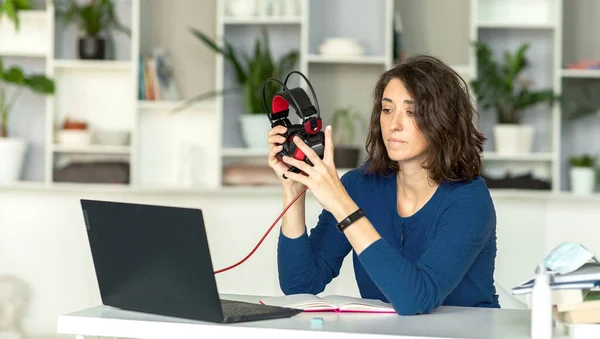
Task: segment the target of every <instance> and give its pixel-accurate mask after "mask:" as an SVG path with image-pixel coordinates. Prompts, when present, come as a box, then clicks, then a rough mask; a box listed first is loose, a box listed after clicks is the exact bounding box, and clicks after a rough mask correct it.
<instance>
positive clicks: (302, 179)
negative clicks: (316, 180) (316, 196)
mask: <svg viewBox="0 0 600 339" xmlns="http://www.w3.org/2000/svg"><path fill="white" fill-rule="evenodd" d="M285 177H286V178H287V179H291V180H294V181H297V182H299V183H301V184H303V185H304V186H308V187H309V186H310V185H309V183H310V178H309V177H307V176H306V175H304V174H302V173H294V172H285Z"/></svg>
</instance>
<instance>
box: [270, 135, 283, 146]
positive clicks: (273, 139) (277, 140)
mask: <svg viewBox="0 0 600 339" xmlns="http://www.w3.org/2000/svg"><path fill="white" fill-rule="evenodd" d="M267 142H268V143H269V144H272V145H277V144H283V143H284V142H285V137H284V136H283V135H280V134H276V135H271V136H269V138H268V139H267Z"/></svg>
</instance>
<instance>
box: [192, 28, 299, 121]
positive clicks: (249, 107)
mask: <svg viewBox="0 0 600 339" xmlns="http://www.w3.org/2000/svg"><path fill="white" fill-rule="evenodd" d="M190 31H191V33H192V34H193V35H194V36H195V37H196V38H198V39H199V40H200V41H202V42H203V43H204V44H205V45H206V46H207V47H209V48H210V49H211V50H213V51H214V52H216V53H220V54H221V55H223V57H224V58H225V59H226V60H227V61H229V62H230V63H231V65H232V66H233V68H234V70H235V77H236V81H237V83H238V85H239V86H240V87H241V88H240V89H241V90H242V93H243V95H244V105H245V109H246V113H250V114H261V113H262V114H264V113H265V112H264V108H263V93H262V89H263V84H264V82H265V80H266V79H267V78H269V77H274V78H276V79H281V77H282V75H284V74H285V73H287V72H289V71H291V70H292V68H293V67H294V65H295V64H296V62H297V61H298V58H299V55H300V53H299V52H298V51H297V50H293V51H290V52H288V53H286V54H285V55H283V56H281V57H280V58H279V60H275V58H274V56H273V54H272V52H271V50H270V47H269V36H268V34H267V32H266V30H265V29H264V28H263V29H262V39H257V40H256V41H255V43H254V48H253V50H252V54H251V55H248V54H247V53H245V52H244V51H242V50H239V49H238V50H236V49H235V48H234V47H233V46H232V45H231V44H230V43H228V42H226V41H225V42H224V44H223V45H222V46H221V45H219V44H218V43H217V42H216V41H215V40H214V39H212V38H210V37H209V36H207V35H206V34H204V33H203V32H201V31H199V30H197V29H195V28H191V29H190ZM277 91H279V85H278V84H277V83H276V82H269V83H268V84H267V86H266V89H265V93H266V94H265V95H266V96H267V98H270V97H272V96H273V95H274V94H275V93H276V92H277ZM217 94H218V93H217ZM192 101H196V99H192V100H190V101H188V102H187V103H186V105H188V104H190V103H191V102H192Z"/></svg>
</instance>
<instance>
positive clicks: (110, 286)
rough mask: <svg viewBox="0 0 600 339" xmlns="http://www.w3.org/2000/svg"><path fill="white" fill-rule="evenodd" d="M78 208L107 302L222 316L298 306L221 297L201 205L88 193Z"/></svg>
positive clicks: (251, 316) (257, 316)
mask: <svg viewBox="0 0 600 339" xmlns="http://www.w3.org/2000/svg"><path fill="white" fill-rule="evenodd" d="M81 207H82V209H83V217H84V220H85V226H86V230H87V235H88V240H89V244H90V248H91V253H92V258H93V262H94V268H95V270H96V278H97V279H98V286H99V288H100V296H101V298H102V303H103V304H104V305H107V306H112V307H117V308H121V309H124V310H131V311H139V312H145V313H153V314H160V315H165V316H172V317H179V318H187V319H194V320H201V321H210V322H218V323H233V322H242V321H253V320H266V319H274V318H285V317H291V316H293V315H296V314H298V313H300V312H301V311H300V310H296V309H289V308H282V307H275V306H267V305H261V304H255V303H247V302H241V301H234V300H222V299H220V297H219V293H218V291H217V284H216V281H215V276H214V271H213V265H212V260H211V256H210V252H209V247H208V240H207V237H206V231H205V228H204V218H203V215H202V210H200V209H192V208H180V207H167V206H154V205H142V204H130V203H121V202H109V201H96V200H85V199H82V200H81Z"/></svg>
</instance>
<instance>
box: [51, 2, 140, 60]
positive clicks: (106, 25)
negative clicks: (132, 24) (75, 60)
mask: <svg viewBox="0 0 600 339" xmlns="http://www.w3.org/2000/svg"><path fill="white" fill-rule="evenodd" d="M54 2H55V12H56V16H57V17H58V18H59V19H62V20H63V22H64V24H65V25H68V24H70V23H71V22H73V21H75V22H76V24H77V27H78V28H79V30H80V34H81V35H80V37H79V40H78V45H77V46H78V53H79V58H80V59H95V60H101V59H107V56H108V59H114V54H115V53H114V39H113V30H115V31H120V32H122V33H125V34H127V35H128V36H129V35H131V30H130V29H129V28H128V27H125V26H123V25H122V24H121V23H120V21H119V18H118V16H117V14H116V12H115V8H114V4H113V2H112V0H88V1H87V2H86V3H84V4H79V3H78V2H77V0H55V1H54ZM107 44H108V45H109V46H107ZM107 52H108V53H107Z"/></svg>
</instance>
